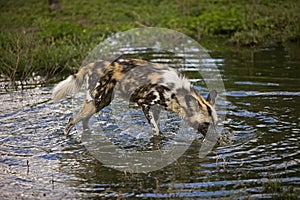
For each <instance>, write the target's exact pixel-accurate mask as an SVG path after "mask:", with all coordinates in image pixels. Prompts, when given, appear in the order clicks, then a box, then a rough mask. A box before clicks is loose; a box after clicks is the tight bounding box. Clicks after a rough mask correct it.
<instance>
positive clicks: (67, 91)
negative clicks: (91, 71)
mask: <svg viewBox="0 0 300 200" xmlns="http://www.w3.org/2000/svg"><path fill="white" fill-rule="evenodd" d="M87 70H88V66H85V67H82V68H81V69H80V70H79V72H78V73H77V74H74V75H70V76H69V77H68V78H67V79H65V80H63V81H61V82H59V83H58V84H57V85H56V86H55V87H54V89H53V91H52V99H53V101H54V102H58V101H59V100H61V99H63V98H64V97H66V96H67V95H71V94H74V93H77V92H78V91H79V90H80V88H81V86H82V84H83V82H84V79H85V75H86V73H87Z"/></svg>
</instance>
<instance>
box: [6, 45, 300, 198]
mask: <svg viewBox="0 0 300 200" xmlns="http://www.w3.org/2000/svg"><path fill="white" fill-rule="evenodd" d="M299 52H300V47H299V45H295V44H289V45H287V47H277V48H263V49H260V50H257V51H254V50H245V49H242V50H240V51H238V52H232V51H227V50H226V51H225V50H217V51H214V52H212V57H213V59H211V60H209V61H208V62H209V63H216V64H217V66H218V68H219V70H220V72H221V76H222V78H223V80H224V84H225V88H226V92H225V93H224V94H222V95H223V96H225V95H226V100H224V101H221V104H223V105H219V107H220V108H221V109H219V110H218V113H219V114H220V115H222V114H225V112H226V119H225V121H224V129H223V131H222V135H225V136H226V137H227V138H228V139H227V140H226V142H221V143H220V144H217V145H216V146H215V147H214V148H213V151H212V152H210V153H209V154H208V155H207V156H206V157H205V158H204V159H199V157H198V150H199V141H198V142H197V141H196V142H194V143H192V145H191V146H190V147H189V149H188V150H187V151H186V152H185V153H184V154H183V155H182V156H181V157H180V158H179V159H178V160H177V161H175V162H173V163H172V164H170V165H169V166H167V167H165V168H162V169H160V170H157V171H153V172H149V173H140V174H131V173H124V172H121V171H118V170H115V169H112V168H108V167H105V166H104V165H103V163H101V162H99V161H98V160H97V159H95V158H94V157H93V156H92V155H91V154H90V152H89V151H88V150H87V149H86V148H85V146H84V145H83V144H82V143H81V141H80V135H81V132H80V127H77V129H76V130H73V131H72V134H71V136H65V135H63V134H62V131H63V129H64V126H65V124H66V122H67V120H68V118H69V117H70V116H72V114H73V112H75V111H76V110H78V109H79V107H78V106H73V105H77V104H80V102H81V101H82V100H81V98H80V97H81V96H80V95H79V96H76V97H75V99H74V100H71V99H66V100H63V101H62V102H61V103H60V104H54V103H52V102H51V101H50V99H51V89H52V86H48V87H44V86H39V85H28V86H27V88H26V89H25V90H14V91H10V92H7V91H6V90H5V89H3V88H4V87H2V86H4V85H6V84H7V82H6V81H5V80H2V81H1V85H2V86H1V91H0V92H1V105H0V130H1V135H0V147H1V148H0V155H1V158H0V160H1V163H0V197H1V199H12V198H17V199H41V198H47V199H50V198H51V199H60V198H75V199H76V198H78V199H81V198H99V197H107V198H113V197H114V198H116V197H123V198H129V197H132V198H147V197H149V198H170V199H172V198H216V199H223V198H225V197H226V198H229V199H248V198H250V199H272V198H278V199H283V198H291V199H293V198H294V199H297V198H300V170H299V169H300V156H299V154H300V148H299V147H300V145H299V139H300V121H299V119H300V110H299V108H300V103H299V102H300V89H299V85H300V57H299V55H300V53H299ZM157 57H159V55H157ZM154 59H156V62H157V60H158V61H159V60H160V59H157V58H154ZM161 60H163V61H164V62H166V61H167V59H166V58H164V59H161ZM182 71H183V72H184V73H185V74H186V75H187V76H188V77H189V78H190V79H191V81H192V82H193V83H194V84H195V85H196V88H197V89H204V88H205V85H204V82H203V81H202V80H201V77H197V76H195V75H194V74H193V73H192V72H193V70H189V69H185V70H184V69H182ZM206 92H207V91H205V90H204V91H203V94H206ZM219 104H220V103H219ZM224 105H226V109H227V110H226V111H225V110H222V106H224ZM107 112H109V111H107ZM131 114H132V115H134V116H137V118H136V121H137V124H139V123H140V124H145V123H144V122H143V119H140V118H139V115H140V113H139V111H137V110H134V109H133V110H131ZM105 116H106V114H105V112H104V113H102V115H97V116H96V117H95V118H93V120H94V122H95V123H96V122H97V121H95V120H97V119H100V121H101V120H102V121H101V122H103V123H104V122H105V123H107V120H106V121H105V120H104V118H105ZM171 117H172V116H171ZM175 121H176V119H175ZM98 123H99V122H98ZM105 123H104V125H105V126H106V125H107V124H105ZM175 125H176V123H175ZM95 126H96V125H95ZM106 128H107V132H106V134H108V135H109V134H111V133H110V132H109V131H108V130H109V126H108V125H107V126H106ZM167 129H168V128H166V130H167ZM170 134H171V133H170ZM111 135H112V136H111V138H113V139H114V140H112V142H114V143H115V144H119V145H123V146H126V145H127V148H128V149H129V150H131V149H136V148H140V149H143V148H145V146H147V144H148V142H149V140H150V139H149V138H148V136H147V135H146V134H145V135H140V136H138V137H133V136H130V135H124V134H121V135H114V134H111ZM135 136H136V135H135ZM167 136H170V135H168V133H167ZM171 136H172V134H171ZM171 136H170V137H171ZM168 141H169V140H166V141H164V142H168Z"/></svg>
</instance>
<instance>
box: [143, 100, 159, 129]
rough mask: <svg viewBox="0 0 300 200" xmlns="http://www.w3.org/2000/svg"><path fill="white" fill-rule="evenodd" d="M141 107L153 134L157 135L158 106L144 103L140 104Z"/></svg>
mask: <svg viewBox="0 0 300 200" xmlns="http://www.w3.org/2000/svg"><path fill="white" fill-rule="evenodd" d="M141 107H142V110H143V112H144V115H145V116H146V118H147V120H148V122H149V124H150V126H151V128H152V130H153V132H154V134H155V135H159V126H158V118H159V113H160V108H159V107H158V106H154V107H151V106H149V105H146V104H142V105H141Z"/></svg>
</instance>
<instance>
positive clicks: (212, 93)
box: [206, 90, 218, 106]
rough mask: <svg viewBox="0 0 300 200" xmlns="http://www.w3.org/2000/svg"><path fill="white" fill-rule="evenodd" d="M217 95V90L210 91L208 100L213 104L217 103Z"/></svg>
mask: <svg viewBox="0 0 300 200" xmlns="http://www.w3.org/2000/svg"><path fill="white" fill-rule="evenodd" d="M217 95H218V93H217V91H216V90H212V91H210V92H209V94H208V96H207V98H206V101H208V102H209V103H210V105H212V106H213V105H215V102H216V97H217Z"/></svg>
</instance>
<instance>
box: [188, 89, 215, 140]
mask: <svg viewBox="0 0 300 200" xmlns="http://www.w3.org/2000/svg"><path fill="white" fill-rule="evenodd" d="M216 97H217V92H216V91H215V90H213V91H211V92H210V93H209V94H208V96H207V98H206V99H203V98H202V97H201V96H200V94H198V93H197V91H195V90H194V91H193V95H190V94H187V95H185V102H186V108H185V119H186V121H187V122H188V123H189V124H190V126H192V127H193V128H195V129H196V130H198V131H199V132H200V133H201V134H203V135H206V133H207V131H208V128H209V126H211V125H212V126H215V125H216V124H217V121H218V117H217V113H216V111H215V108H214V104H215V99H216Z"/></svg>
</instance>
